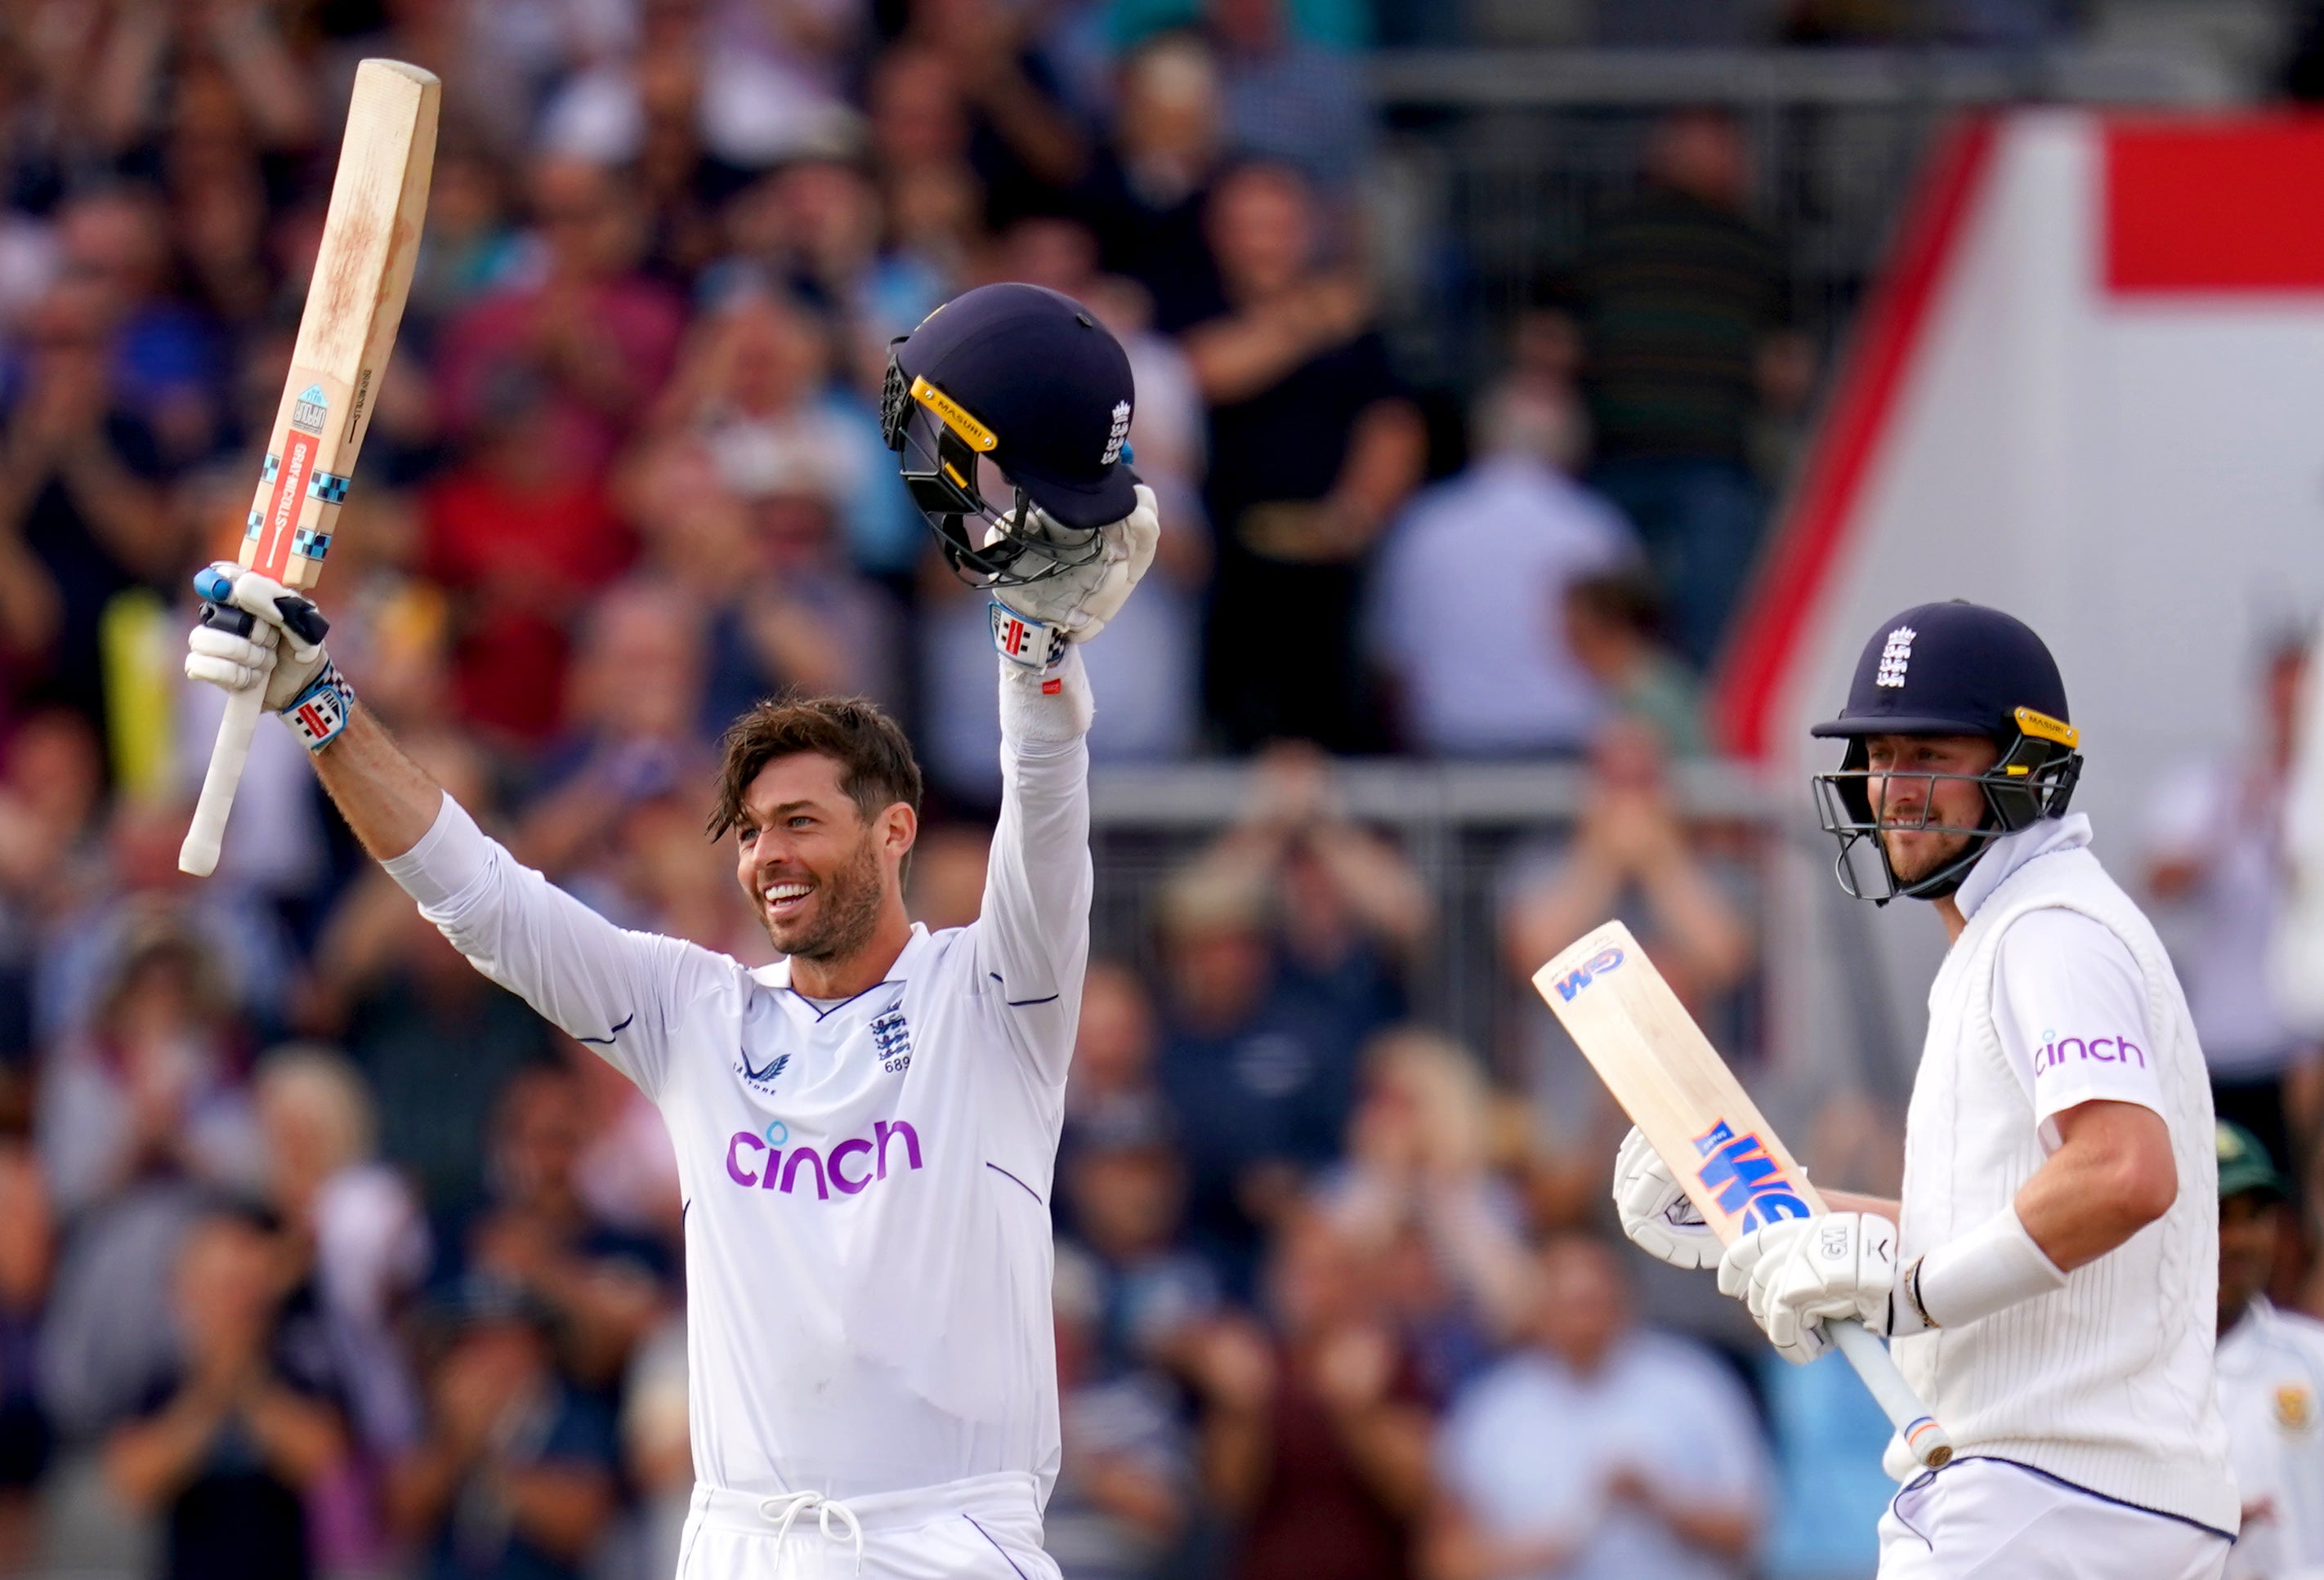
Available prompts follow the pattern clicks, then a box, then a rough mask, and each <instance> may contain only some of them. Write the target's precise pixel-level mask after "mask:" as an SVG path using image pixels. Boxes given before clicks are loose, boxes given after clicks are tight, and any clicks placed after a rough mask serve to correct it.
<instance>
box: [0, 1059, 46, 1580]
mask: <svg viewBox="0 0 2324 1580" xmlns="http://www.w3.org/2000/svg"><path fill="white" fill-rule="evenodd" d="M0 1096H5V1104H6V1108H7V1109H8V1110H10V1111H9V1112H6V1113H5V1116H0V1118H5V1124H6V1125H7V1139H6V1140H5V1142H0V1574H9V1575H15V1574H23V1573H25V1572H26V1571H28V1570H29V1569H31V1568H32V1559H33V1558H34V1557H35V1548H36V1545H37V1543H38V1542H39V1540H40V1537H41V1529H40V1524H41V1504H40V1488H41V1481H42V1476H43V1475H44V1474H46V1473H47V1472H48V1470H49V1467H50V1465H51V1460H52V1457H53V1454H54V1449H55V1446H56V1430H55V1428H54V1426H53V1424H52V1423H51V1419H50V1413H49V1410H48V1409H47V1407H46V1405H45V1403H44V1402H43V1401H42V1397H41V1391H40V1381H41V1379H40V1372H39V1366H38V1357H37V1354H36V1348H37V1346H38V1344H39V1342H40V1334H41V1313H42V1308H43V1306H44V1305H45V1304H46V1302H47V1300H48V1293H49V1278H50V1272H51V1269H52V1267H53V1265H54V1263H55V1259H56V1238H55V1225H54V1223H53V1221H52V1218H51V1211H50V1207H49V1194H48V1188H47V1186H46V1185H45V1184H44V1183H43V1182H42V1178H41V1169H40V1162H39V1160H38V1159H37V1158H36V1157H35V1156H34V1154H33V1153H32V1148H31V1146H30V1145H28V1144H27V1141H28V1137H27V1136H26V1135H25V1134H24V1132H25V1130H26V1127H27V1125H26V1121H27V1119H28V1117H29V1116H28V1115H27V1114H26V1113H25V1112H24V1108H25V1100H24V1098H25V1094H24V1083H23V1080H22V1079H16V1080H13V1081H11V1082H10V1083H8V1087H7V1088H6V1089H5V1091H0Z"/></svg>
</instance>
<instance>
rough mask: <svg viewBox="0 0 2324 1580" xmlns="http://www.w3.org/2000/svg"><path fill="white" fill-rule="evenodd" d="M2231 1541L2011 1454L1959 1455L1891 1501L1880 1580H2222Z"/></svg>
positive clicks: (1884, 1522)
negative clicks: (2058, 1476)
mask: <svg viewBox="0 0 2324 1580" xmlns="http://www.w3.org/2000/svg"><path fill="white" fill-rule="evenodd" d="M2228 1545H2229V1544H2228V1540H2227V1538H2226V1537H2225V1536H2222V1535H2221V1534H2219V1533H2218V1531H2216V1530H2210V1529H2206V1528H2204V1527H2202V1526H2200V1525H2196V1524H2193V1523H2191V1522H2190V1521H2188V1520H2180V1519H2177V1518H2175V1517H2173V1516H2172V1515H2169V1514H2155V1513H2152V1512H2150V1511H2147V1510H2144V1509H2137V1508H2133V1507H2132V1506H2131V1505H2130V1504H2128V1503H2117V1502H2113V1501H2111V1500H2109V1499H2107V1498H2103V1497H2100V1496H2099V1495H2098V1493H2090V1492H2085V1491H2083V1490H2082V1489H2081V1488H2080V1487H2076V1486H2073V1485H2070V1484H2068V1483H2065V1482H2061V1481H2056V1480H2053V1479H2052V1478H2051V1477H2049V1476H2046V1475H2044V1474H2042V1473H2041V1472H2040V1471H2037V1470H2031V1469H2028V1468H2027V1467H2025V1466H2024V1465H2017V1464H2014V1463H2012V1462H2011V1461H2009V1460H2006V1459H1981V1458H1972V1459H1960V1460H1956V1461H1954V1462H1953V1463H1952V1464H1950V1465H1947V1466H1945V1467H1944V1469H1942V1470H1940V1471H1932V1472H1929V1473H1927V1474H1923V1475H1920V1476H1917V1477H1915V1478H1914V1480H1912V1481H1910V1482H1908V1483H1906V1484H1905V1485H1904V1489H1903V1490H1902V1491H1901V1492H1899V1493H1897V1494H1896V1496H1895V1499H1894V1500H1892V1501H1891V1502H1890V1503H1889V1505H1888V1512H1887V1513H1886V1514H1884V1515H1882V1516H1881V1518H1880V1580H2218V1575H2219V1572H2220V1570H2221V1569H2223V1568H2225V1567H2226V1566H2227V1548H2228Z"/></svg>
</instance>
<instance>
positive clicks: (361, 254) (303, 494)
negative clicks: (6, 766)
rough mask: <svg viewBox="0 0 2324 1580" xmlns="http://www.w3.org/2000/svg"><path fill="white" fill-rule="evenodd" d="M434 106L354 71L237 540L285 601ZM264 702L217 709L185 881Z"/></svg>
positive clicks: (396, 76) (366, 383) (314, 618)
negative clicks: (282, 376)
mask: <svg viewBox="0 0 2324 1580" xmlns="http://www.w3.org/2000/svg"><path fill="white" fill-rule="evenodd" d="M440 96H441V88H440V87H439V85H438V82H437V80H436V78H435V77H434V76H432V75H431V74H429V72H426V71H422V70H421V69H420V68H418V67H417V66H406V65H404V64H403V63H402V62H401V61H400V60H365V61H364V63H363V64H362V65H361V66H359V67H357V68H356V69H355V96H354V97H353V99H352V100H351V101H350V102H349V104H348V106H347V131H346V142H345V143H343V144H342V145H341V147H340V150H339V170H338V175H337V179H334V181H333V182H332V184H331V207H330V211H329V213H328V215H327V216H326V218H325V219H324V222H323V244H322V248H321V250H320V251H319V252H318V253H316V255H315V274H314V279H313V281H312V283H310V284H309V286H308V288H307V309H306V312H305V313H304V314H303V315H302V316H301V317H300V320H299V340H298V344H297V345H296V346H295V347H294V348H293V350H292V351H291V376H290V378H289V379H288V380H286V381H284V383H283V386H282V405H281V409H280V410H278V411H277V412H276V413H275V417H274V432H273V436H272V437H271V438H269V439H268V440H267V442H266V464H265V465H264V466H263V468H262V469H261V470H260V472H259V475H258V498H257V500H256V501H255V502H254V504H253V505H252V506H251V510H250V525H249V530H248V531H247V532H246V533H245V534H244V537H243V540H242V556H241V557H242V563H243V565H244V566H245V567H247V568H249V569H253V570H256V571H258V572H260V573H262V574H265V575H268V576H272V577H273V578H274V580H276V581H278V582H280V583H282V584H283V585H284V586H285V587H292V588H300V587H309V586H312V585H313V584H314V582H315V575H316V573H317V572H318V570H320V569H321V567H322V564H323V556H324V554H325V552H326V551H327V550H328V549H329V547H330V546H331V528H332V524H333V523H334V522H335V521H336V520H337V518H338V513H339V505H340V502H341V501H344V500H345V499H346V495H347V474H348V473H351V472H353V471H354V470H355V455H356V453H357V452H358V451H360V450H361V449H362V448H363V442H364V431H365V430H366V429H367V428H369V427H371V415H372V411H373V409H374V406H375V404H376V402H377V397H378V394H379V384H380V379H381V377H382V375H383V374H384V373H385V372H386V371H387V357H388V354H389V352H391V351H392V350H393V349H394V347H395V327H396V325H397V324H398V323H399V322H400V321H401V319H402V317H403V299H404V297H405V296H406V295H407V294H408V293H409V292H410V289H411V267H412V263H413V262H414V260H415V258H416V257H417V255H418V253H419V251H420V221H421V219H422V217H423V216H425V215H426V213H427V209H428V176H429V170H431V169H432V168H433V167H434V164H435V161H436V109H437V102H438V98H439V97H440ZM202 617H203V619H204V620H207V621H208V622H210V623H212V624H222V625H224V626H226V628H227V629H231V630H234V631H235V633H236V634H237V635H241V636H254V637H255V639H257V640H259V641H266V642H271V641H272V640H273V639H274V628H273V627H272V626H271V625H267V624H265V623H263V622H261V621H256V620H253V618H252V617H251V615H250V614H249V613H248V612H247V611H243V610H238V609H233V608H230V607H221V606H219V605H218V604H217V603H216V602H212V603H210V604H209V605H208V606H206V607H205V608H204V610H203V616H202ZM299 618H300V621H301V624H300V627H299V635H300V637H301V638H305V639H306V640H309V641H320V640H321V639H322V636H323V620H322V619H321V617H320V616H318V615H315V614H314V613H313V612H312V611H311V610H304V611H301V612H300V617H299ZM264 694H265V687H264V686H263V685H254V686H248V687H245V688H244V689H243V690H241V691H238V692H235V693H233V694H231V695H229V696H228V697H227V699H226V719H225V721H224V722H223V723H221V724H220V725H219V726H218V734H217V745H216V746H215V747H213V748H212V749H211V750H210V766H209V772H208V774H207V775H206V776H204V777H203V780H202V795H201V800H200V802H199V804H197V805H196V807H195V808H194V822H193V826H192V827H191V828H190V829H189V830H188V831H187V832H186V842H185V845H184V846H183V848H182V849H180V850H179V852H178V866H179V868H180V869H181V870H183V871H186V872H190V873H193V874H196V875H197V876H199V877H208V875H209V873H210V872H211V871H212V870H214V869H215V868H217V859H218V844H219V841H221V840H222V839H223V838H224V837H225V834H226V813H228V812H230V811H232V810H233V807H234V793H235V786H236V785H239V784H240V783H241V782H242V765H243V761H244V758H247V757H248V756H249V754H250V739H251V736H252V734H253V733H254V731H255V730H257V728H258V712H259V706H260V704H261V703H262V702H263V700H264Z"/></svg>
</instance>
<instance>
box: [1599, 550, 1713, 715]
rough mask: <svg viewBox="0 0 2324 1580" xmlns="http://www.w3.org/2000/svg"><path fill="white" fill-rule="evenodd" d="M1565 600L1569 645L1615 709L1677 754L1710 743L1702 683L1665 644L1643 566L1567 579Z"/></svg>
mask: <svg viewBox="0 0 2324 1580" xmlns="http://www.w3.org/2000/svg"><path fill="white" fill-rule="evenodd" d="M1563 614H1564V626H1565V645H1566V647H1567V648H1570V649H1571V650H1572V654H1573V659H1574V662H1575V663H1577V664H1579V665H1580V666H1582V670H1583V672H1584V673H1585V674H1587V675H1589V676H1590V678H1591V679H1592V680H1594V681H1595V682H1597V683H1598V685H1599V687H1600V689H1601V690H1602V691H1603V692H1604V693H1605V695H1606V700H1607V701H1608V702H1609V703H1611V704H1612V707H1613V710H1614V712H1615V714H1616V716H1617V717H1619V718H1624V719H1634V720H1637V721H1639V722H1640V723H1643V724H1645V725H1646V726H1648V727H1649V728H1651V729H1652V730H1654V732H1655V736H1656V737H1657V738H1658V739H1660V740H1661V741H1662V743H1663V749H1665V751H1667V752H1668V753H1669V754H1670V755H1671V756H1673V757H1674V758H1692V757H1701V755H1702V754H1703V753H1704V752H1706V751H1708V750H1709V749H1710V741H1709V739H1708V738H1707V736H1706V735H1705V733H1704V731H1703V727H1702V684H1701V681H1699V680H1697V679H1696V678H1695V676H1694V675H1693V673H1692V671H1690V670H1689V669H1688V668H1687V666H1686V665H1685V664H1684V663H1683V661H1681V660H1680V658H1679V657H1678V656H1677V655H1676V654H1674V653H1673V652H1672V651H1671V650H1670V649H1669V648H1665V647H1664V646H1663V645H1662V642H1661V640H1660V636H1659V632H1660V628H1661V625H1662V601H1661V598H1660V597H1659V595H1657V594H1656V592H1655V589H1654V586H1653V584H1652V583H1650V582H1648V581H1647V579H1646V576H1645V574H1643V572H1642V571H1641V570H1639V569H1637V568H1626V569H1620V570H1614V571H1609V572H1606V573H1604V574H1598V575H1590V576H1582V577H1580V578H1578V579H1576V580H1575V581H1572V582H1571V583H1567V585H1566V587H1565V595H1564V599H1563Z"/></svg>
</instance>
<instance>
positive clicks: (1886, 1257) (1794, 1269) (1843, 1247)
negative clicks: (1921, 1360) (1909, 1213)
mask: <svg viewBox="0 0 2324 1580" xmlns="http://www.w3.org/2000/svg"><path fill="white" fill-rule="evenodd" d="M1719 1292H1720V1293H1721V1294H1723V1295H1733V1296H1735V1297H1737V1298H1738V1299H1739V1300H1742V1301H1743V1303H1744V1304H1745V1305H1747V1306H1748V1307H1749V1308H1750V1309H1751V1319H1752V1320H1753V1321H1755V1322H1757V1324H1758V1325H1759V1327H1760V1329H1761V1331H1763V1332H1764V1333H1766V1336H1767V1339H1768V1342H1769V1343H1771V1344H1773V1345H1774V1346H1775V1348H1776V1351H1777V1352H1778V1353H1779V1354H1781V1355H1783V1357H1784V1359H1785V1360H1787V1361H1790V1362H1791V1363H1793V1364H1794V1365H1805V1364H1808V1363H1809V1362H1810V1361H1812V1360H1814V1359H1815V1358H1816V1357H1817V1356H1818V1355H1821V1354H1823V1352H1824V1351H1825V1350H1826V1349H1828V1348H1830V1347H1831V1339H1830V1338H1829V1337H1826V1336H1825V1334H1824V1331H1823V1322H1824V1319H1825V1318H1831V1317H1852V1318H1856V1319H1857V1320H1858V1321H1859V1322H1861V1323H1863V1324H1864V1325H1865V1326H1866V1327H1869V1328H1871V1329H1872V1330H1873V1331H1874V1332H1875V1333H1886V1332H1887V1331H1888V1327H1889V1319H1888V1318H1889V1310H1890V1308H1891V1305H1892V1303H1893V1302H1894V1300H1895V1298H1896V1226H1895V1224H1893V1223H1890V1222H1889V1221H1888V1220H1887V1219H1886V1218H1885V1217H1875V1216H1874V1215H1872V1214H1870V1213H1862V1212H1833V1213H1826V1214H1825V1215H1824V1216H1823V1217H1813V1218H1786V1219H1784V1221H1782V1222H1781V1223H1775V1224H1770V1225H1768V1226H1766V1228H1764V1229H1756V1230H1754V1231H1753V1232H1751V1233H1750V1234H1748V1235H1746V1236H1743V1237H1742V1238H1741V1239H1739V1240H1737V1241H1736V1242H1735V1243H1734V1244H1733V1245H1729V1246H1728V1247H1727V1253H1726V1254H1725V1255H1723V1256H1721V1257H1720V1259H1719Z"/></svg>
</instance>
